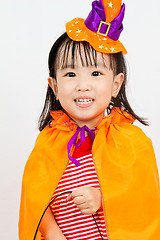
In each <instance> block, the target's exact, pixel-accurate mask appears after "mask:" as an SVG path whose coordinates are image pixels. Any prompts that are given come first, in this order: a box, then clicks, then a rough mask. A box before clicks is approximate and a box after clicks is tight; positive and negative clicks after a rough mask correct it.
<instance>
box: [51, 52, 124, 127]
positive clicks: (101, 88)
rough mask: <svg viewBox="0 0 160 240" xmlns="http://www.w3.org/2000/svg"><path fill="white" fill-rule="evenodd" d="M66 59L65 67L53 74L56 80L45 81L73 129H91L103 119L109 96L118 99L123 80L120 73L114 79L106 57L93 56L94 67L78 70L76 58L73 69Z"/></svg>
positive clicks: (81, 67)
mask: <svg viewBox="0 0 160 240" xmlns="http://www.w3.org/2000/svg"><path fill="white" fill-rule="evenodd" d="M83 54H84V53H83V52H82V55H83ZM70 55H71V54H69V57H68V64H67V66H66V67H64V68H61V69H58V70H57V72H56V80H55V79H53V78H49V79H48V82H49V85H50V86H51V88H52V89H53V91H54V93H55V95H56V97H57V98H58V99H59V101H60V103H61V105H62V107H63V109H65V111H66V112H67V114H68V115H69V116H70V117H71V118H72V119H73V120H74V121H75V122H76V123H77V125H78V126H79V127H82V126H84V125H87V126H88V127H89V128H90V129H92V128H94V127H96V125H97V124H98V123H99V122H100V121H101V119H102V118H103V117H104V112H105V109H106V108H107V106H108V105H109V103H110V101H111V98H112V96H113V97H116V96H117V95H118V92H119V90H120V88H121V85H122V82H123V77H124V76H123V74H122V73H120V74H118V75H116V76H114V74H113V71H112V70H111V68H110V58H109V56H108V55H107V54H103V58H102V54H101V53H99V52H97V66H95V65H93V66H82V61H81V58H80V56H77V58H76V62H75V66H74V68H73V67H72V65H71V56H70ZM81 57H83V56H81Z"/></svg>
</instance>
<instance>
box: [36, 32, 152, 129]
mask: <svg viewBox="0 0 160 240" xmlns="http://www.w3.org/2000/svg"><path fill="white" fill-rule="evenodd" d="M62 50H63V56H62V57H61V58H59V54H60V52H61V51H62ZM82 51H83V52H84V56H83V57H82ZM69 53H71V54H72V58H71V66H72V67H73V68H74V64H75V59H76V57H77V53H78V54H79V55H80V58H81V62H82V65H83V66H84V65H86V66H89V65H95V66H96V65H97V51H96V50H95V49H94V48H93V47H92V46H91V45H90V44H89V43H88V42H85V41H82V42H77V41H73V40H71V39H70V38H69V37H68V35H67V33H64V34H62V35H61V36H60V37H59V38H58V39H57V40H56V42H55V43H54V45H53V46H52V48H51V50H50V53H49V59H48V66H49V75H50V77H53V78H55V79H56V71H57V69H58V68H60V67H61V68H64V67H65V66H67V62H68V55H69ZM109 57H110V68H111V69H112V70H113V73H114V75H118V74H119V73H123V74H124V81H123V83H122V86H121V89H120V91H119V93H118V95H117V97H116V98H113V97H112V99H111V102H110V104H109V106H108V107H107V109H106V110H107V113H108V114H110V112H111V110H112V108H113V107H118V108H120V109H121V108H122V109H123V110H125V111H126V112H128V113H129V114H131V115H132V116H133V117H134V118H135V119H137V120H138V121H139V122H141V123H142V124H144V125H148V123H147V122H146V120H145V119H144V118H142V117H139V116H138V115H136V113H135V112H134V111H133V110H132V108H131V106H130V104H129V102H128V100H127V96H126V83H127V68H126V63H125V59H124V55H123V53H122V52H118V53H114V54H109ZM102 59H103V60H104V58H103V53H102ZM104 64H105V63H104ZM53 110H62V111H64V110H63V108H62V106H61V104H60V102H59V101H58V100H57V99H56V96H55V94H54V92H53V90H52V88H51V87H50V86H49V84H48V89H47V94H46V100H45V104H44V108H43V110H42V113H41V115H40V118H39V126H38V127H39V130H40V131H41V130H43V129H44V128H45V127H46V126H47V125H49V124H50V123H51V121H52V117H51V115H50V111H53Z"/></svg>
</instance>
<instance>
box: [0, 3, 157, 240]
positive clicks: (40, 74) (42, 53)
mask: <svg viewBox="0 0 160 240" xmlns="http://www.w3.org/2000/svg"><path fill="white" fill-rule="evenodd" d="M90 3H91V1H90V0H69V1H67V0H58V1H55V0H26V1H24V0H5V1H2V0H1V7H0V93H1V94H0V97H1V99H0V121H1V122H0V128H1V129H0V134H1V137H0V147H1V151H0V161H1V165H0V177H1V179H0V217H1V219H0V239H5V240H17V239H18V231H17V224H18V212H19V203H20V191H21V179H22V174H23V169H24V165H25V162H26V160H27V158H28V156H29V154H30V152H31V150H32V148H33V146H34V142H35V139H36V136H37V135H38V129H37V121H38V118H39V115H40V113H41V110H42V107H43V104H44V99H45V93H46V88H47V77H48V66H47V61H48V53H49V50H50V48H51V46H52V44H53V42H54V41H55V40H56V39H57V37H58V36H59V35H60V34H62V33H63V32H64V31H65V27H64V23H65V22H67V21H69V20H71V19H72V18H74V17H83V18H86V16H87V15H88V13H89V11H90V9H91V4H90ZM125 3H126V15H125V20H124V28H125V30H124V32H123V33H122V36H121V38H120V40H121V41H122V42H123V44H124V45H125V47H126V49H127V50H128V54H127V56H126V58H127V62H128V68H129V84H128V96H129V100H130V103H131V106H132V107H133V109H134V110H135V111H136V112H137V114H139V115H141V116H144V117H146V118H148V119H149V121H150V123H151V125H150V126H149V127H144V126H142V125H140V124H138V125H139V126H141V127H142V129H143V131H144V132H145V133H146V134H147V135H148V136H149V137H150V138H151V139H152V141H153V145H154V148H155V153H156V157H157V164H158V167H159V169H160V157H159V156H160V147H159V146H160V137H159V135H160V124H159V120H160V101H159V96H160V91H159V89H160V83H159V82H160V77H159V74H160V61H159V56H160V48H159V46H160V45H159V42H160V17H159V15H160V2H159V1H157V0H152V1H149V0H141V1H139V0H134V1H131V0H130V1H125ZM146 174H147V173H146Z"/></svg>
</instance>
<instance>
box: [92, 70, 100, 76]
mask: <svg viewBox="0 0 160 240" xmlns="http://www.w3.org/2000/svg"><path fill="white" fill-rule="evenodd" d="M101 75H102V73H100V72H97V71H95V72H93V73H92V76H94V77H97V76H101Z"/></svg>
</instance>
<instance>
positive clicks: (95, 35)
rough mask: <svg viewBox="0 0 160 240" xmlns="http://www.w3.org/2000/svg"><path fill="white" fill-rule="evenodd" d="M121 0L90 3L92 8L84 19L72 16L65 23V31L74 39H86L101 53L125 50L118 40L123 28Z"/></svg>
mask: <svg viewBox="0 0 160 240" xmlns="http://www.w3.org/2000/svg"><path fill="white" fill-rule="evenodd" d="M121 3H122V0H99V1H94V2H93V3H92V10H91V12H90V13H89V15H88V17H87V18H86V20H85V19H82V18H78V17H77V18H74V19H73V20H71V21H70V22H68V23H66V32H67V34H68V36H69V37H70V38H71V39H72V40H74V41H87V42H89V43H90V45H91V46H92V47H93V48H94V49H95V50H97V51H99V52H103V53H117V52H122V53H123V54H126V53H127V51H126V49H125V47H124V46H123V44H122V43H121V42H120V41H119V40H118V39H119V36H120V34H121V32H122V30H123V24H122V21H123V17H124V12H125V4H123V5H122V6H121Z"/></svg>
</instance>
